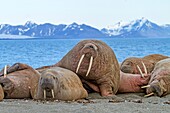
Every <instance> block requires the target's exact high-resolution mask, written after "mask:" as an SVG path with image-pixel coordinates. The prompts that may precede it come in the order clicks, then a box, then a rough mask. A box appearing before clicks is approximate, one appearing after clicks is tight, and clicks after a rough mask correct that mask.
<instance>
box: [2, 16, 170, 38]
mask: <svg viewBox="0 0 170 113" xmlns="http://www.w3.org/2000/svg"><path fill="white" fill-rule="evenodd" d="M8 35H9V36H10V37H11V36H15V37H16V36H29V37H40V38H106V37H110V38H113V37H126V38H131V37H135V38H137V37H150V38H152V37H169V38H170V24H166V25H162V26H159V25H157V24H155V23H153V22H151V21H149V20H147V19H146V18H141V19H137V20H133V21H131V22H128V23H125V22H122V21H120V22H118V23H116V24H114V25H112V26H108V27H107V28H103V29H101V30H99V29H97V28H94V27H91V26H89V25H85V24H81V25H79V24H77V23H72V24H70V25H66V24H59V25H54V24H50V23H45V24H36V23H34V22H31V21H28V22H26V23H25V24H24V25H16V26H12V25H9V24H1V25H0V38H1V36H5V37H8Z"/></svg>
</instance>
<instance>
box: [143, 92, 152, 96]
mask: <svg viewBox="0 0 170 113" xmlns="http://www.w3.org/2000/svg"><path fill="white" fill-rule="evenodd" d="M152 95H154V93H153V92H152V93H149V94H147V95H145V96H144V97H149V96H152Z"/></svg>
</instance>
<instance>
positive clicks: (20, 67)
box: [7, 63, 30, 74]
mask: <svg viewBox="0 0 170 113" xmlns="http://www.w3.org/2000/svg"><path fill="white" fill-rule="evenodd" d="M29 67H30V66H29ZM24 69H28V65H26V64H23V63H15V64H14V65H12V66H11V67H9V68H8V69H7V74H8V73H12V72H14V71H20V70H24Z"/></svg>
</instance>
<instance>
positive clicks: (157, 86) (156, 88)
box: [145, 80, 165, 97]
mask: <svg viewBox="0 0 170 113" xmlns="http://www.w3.org/2000/svg"><path fill="white" fill-rule="evenodd" d="M164 91H165V88H164V87H163V86H162V85H161V83H160V81H158V80H155V81H153V82H152V83H151V84H150V85H148V88H147V89H146V93H147V95H145V97H148V96H151V95H154V94H155V95H157V96H159V97H161V96H163V94H164Z"/></svg>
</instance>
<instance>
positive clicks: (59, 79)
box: [34, 67, 88, 101]
mask: <svg viewBox="0 0 170 113" xmlns="http://www.w3.org/2000/svg"><path fill="white" fill-rule="evenodd" d="M87 96H88V93H87V91H86V90H85V89H84V88H83V85H82V83H81V80H80V78H79V77H78V76H77V75H76V74H75V73H74V72H72V71H70V70H68V69H64V68H60V67H52V68H49V69H47V70H45V71H43V72H42V73H41V77H40V79H39V84H38V89H37V91H36V96H35V98H34V99H37V100H46V99H47V100H48V99H50V100H64V101H72V100H77V99H82V98H86V97H87Z"/></svg>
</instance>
